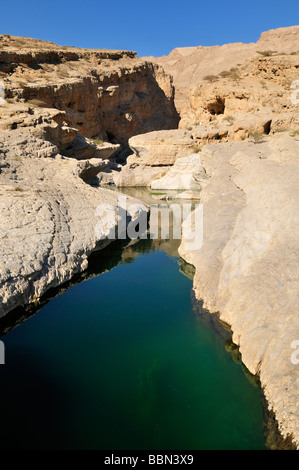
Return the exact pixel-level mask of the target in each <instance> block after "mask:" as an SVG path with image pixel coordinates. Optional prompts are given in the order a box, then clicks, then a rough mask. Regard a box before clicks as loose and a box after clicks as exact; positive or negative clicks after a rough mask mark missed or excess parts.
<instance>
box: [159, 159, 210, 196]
mask: <svg viewBox="0 0 299 470" xmlns="http://www.w3.org/2000/svg"><path fill="white" fill-rule="evenodd" d="M205 176H206V175H205V170H204V168H203V166H202V163H201V161H200V156H199V155H198V154H193V155H190V156H189V157H181V158H178V159H177V160H176V161H175V163H174V165H173V166H172V167H171V168H170V170H168V172H167V173H166V175H165V176H162V178H159V179H156V180H153V181H152V182H151V188H152V189H166V190H191V191H193V192H199V191H200V190H201V189H202V184H203V181H204V180H205ZM199 181H200V182H201V183H200V182H199Z"/></svg>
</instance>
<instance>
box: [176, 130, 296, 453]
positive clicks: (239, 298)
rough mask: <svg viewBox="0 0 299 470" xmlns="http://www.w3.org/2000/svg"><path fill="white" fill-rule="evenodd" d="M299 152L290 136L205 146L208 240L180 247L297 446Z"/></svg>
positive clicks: (202, 295) (200, 290)
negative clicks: (295, 353)
mask: <svg viewBox="0 0 299 470" xmlns="http://www.w3.org/2000/svg"><path fill="white" fill-rule="evenodd" d="M298 155H299V140H298V138H296V137H290V136H289V135H287V134H284V135H283V134H282V135H277V136H274V137H267V138H265V139H264V142H263V143H259V144H254V143H251V142H239V143H236V142H235V143H228V144H219V145H215V144H214V145H209V146H206V147H204V149H203V151H202V152H201V161H202V164H203V166H204V168H205V170H206V172H207V175H208V176H209V178H210V179H209V182H208V184H206V180H205V181H204V183H205V187H204V188H203V190H202V192H201V202H202V203H203V208H204V236H203V246H202V248H201V249H200V250H197V251H186V249H185V248H184V246H185V244H184V240H183V242H182V245H181V247H180V249H179V252H180V255H181V256H182V257H183V258H184V259H185V260H186V261H187V262H188V263H191V264H193V265H194V266H195V268H196V272H195V276H194V290H195V294H196V297H197V298H198V299H202V300H203V302H204V306H205V307H206V308H208V309H209V311H210V312H219V315H220V319H221V320H223V321H224V322H226V323H227V324H229V325H230V326H231V328H232V331H233V341H234V343H235V344H237V345H238V346H240V352H241V354H242V360H243V362H244V364H245V365H246V366H247V368H248V369H249V370H250V372H252V373H253V374H259V376H260V379H261V383H262V386H263V389H264V393H265V396H266V398H267V401H268V403H269V405H270V407H271V408H272V409H273V410H274V412H275V414H276V417H277V420H278V422H279V427H280V430H281V432H282V433H283V435H285V436H286V435H289V436H291V437H292V438H293V439H294V441H295V442H296V444H297V446H298V445H299V403H298V393H297V392H298V380H299V373H298V365H295V364H293V363H292V362H291V354H292V352H293V349H292V346H291V344H292V342H293V341H294V340H298V338H299V329H298V315H297V314H298V311H299V303H298V279H299V271H298V261H297V260H298V253H299V245H298V237H297V232H298V229H299V218H298V209H297V208H298V203H299V200H298V190H297V189H298V181H299V160H298ZM192 217H194V214H193V216H192Z"/></svg>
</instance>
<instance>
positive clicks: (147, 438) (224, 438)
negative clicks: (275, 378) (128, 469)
mask: <svg viewBox="0 0 299 470" xmlns="http://www.w3.org/2000/svg"><path fill="white" fill-rule="evenodd" d="M104 252H105V254H104ZM179 264H181V261H180V260H179V258H178V256H177V252H176V245H175V242H173V241H168V242H164V243H157V242H154V241H150V240H148V241H146V240H145V241H139V242H138V243H136V244H135V245H132V246H129V247H127V248H126V249H125V250H122V251H121V250H120V249H119V248H118V247H117V244H116V245H115V246H112V245H111V248H107V249H106V250H104V251H103V252H102V253H100V254H99V255H95V256H94V257H93V259H92V260H91V267H90V269H89V272H88V273H87V277H88V276H89V277H90V278H89V279H88V280H85V281H84V282H81V283H79V284H77V285H74V286H73V287H70V288H69V289H68V290H66V291H65V292H64V293H63V294H61V295H59V296H57V297H55V298H53V299H52V300H51V301H50V302H49V303H47V304H46V305H45V306H44V307H43V308H42V309H41V310H40V311H39V312H38V313H37V314H36V315H35V316H33V317H31V318H30V319H28V320H27V321H25V322H24V323H22V324H21V325H20V326H18V327H17V328H14V329H13V330H11V331H10V332H9V333H8V334H7V335H6V336H4V337H3V338H2V340H3V341H4V343H5V347H6V365H5V366H1V368H0V383H1V386H0V403H1V430H0V448H1V449H12V448H14V449H15V448H17V449H28V448H29V449H48V448H49V449H117V450H120V449H151V450H153V449H157V450H158V449H192V450H193V449H263V448H264V445H265V444H264V436H263V427H262V419H263V418H262V407H261V400H260V389H259V387H255V386H253V385H252V383H250V381H249V380H248V379H247V377H246V375H245V374H244V371H243V369H242V367H241V366H240V364H237V363H236V362H235V361H234V360H233V358H232V355H231V354H230V353H229V352H227V351H226V349H225V343H226V340H227V338H226V336H227V334H226V333H225V332H224V330H223V331H221V328H220V326H219V325H218V326H217V322H216V323H215V324H216V328H215V324H214V323H213V321H211V318H210V317H212V316H211V315H207V314H205V313H204V312H203V311H202V309H201V308H200V306H198V304H197V305H196V306H194V301H193V297H192V292H191V291H192V280H191V279H189V278H188V277H187V276H185V275H184V274H183V273H182V272H181V271H182V270H184V269H185V271H188V267H186V266H185V267H184V265H183V266H182V267H181V270H180V266H179ZM105 271H106V272H105ZM213 325H214V326H213Z"/></svg>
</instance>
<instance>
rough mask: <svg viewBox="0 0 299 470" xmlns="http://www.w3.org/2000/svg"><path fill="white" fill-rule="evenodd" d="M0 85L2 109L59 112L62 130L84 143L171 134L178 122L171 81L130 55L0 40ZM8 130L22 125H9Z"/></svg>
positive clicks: (156, 68) (25, 40) (6, 38)
mask: <svg viewBox="0 0 299 470" xmlns="http://www.w3.org/2000/svg"><path fill="white" fill-rule="evenodd" d="M0 79H1V80H2V81H3V83H4V86H5V95H6V100H7V102H8V103H11V102H15V101H17V102H24V103H28V104H29V105H31V106H32V107H37V106H39V107H45V108H55V109H58V110H61V111H64V122H65V123H66V125H68V126H70V127H73V128H76V129H77V130H78V131H79V132H80V133H81V134H83V135H84V136H85V137H93V138H98V139H101V140H105V141H107V140H108V141H110V142H113V143H123V144H124V143H126V142H127V140H128V138H130V137H131V136H133V135H136V134H140V133H144V132H149V131H153V130H160V129H172V128H176V127H177V125H178V121H179V117H178V114H177V112H176V109H175V107H174V103H173V95H174V88H173V86H172V80H171V78H170V77H169V75H167V74H165V72H164V70H163V69H162V67H161V66H159V65H157V64H153V63H150V62H148V61H144V60H140V59H138V58H137V57H136V54H135V53H134V52H128V51H101V50H99V51H98V50H84V49H75V48H71V47H59V46H57V45H55V44H52V43H47V42H44V41H37V40H31V39H28V38H18V37H13V36H0ZM10 125H11V128H13V129H15V128H18V127H22V122H18V121H17V120H15V121H14V120H13V119H11V123H10Z"/></svg>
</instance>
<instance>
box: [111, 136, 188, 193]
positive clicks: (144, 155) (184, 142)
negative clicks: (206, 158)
mask: <svg viewBox="0 0 299 470" xmlns="http://www.w3.org/2000/svg"><path fill="white" fill-rule="evenodd" d="M129 146H130V148H131V150H132V151H133V154H132V155H130V156H129V157H128V159H127V163H126V165H125V166H124V167H123V168H122V170H121V172H119V173H115V174H114V177H113V179H114V183H115V184H116V186H122V187H123V186H149V185H150V184H151V182H152V181H153V180H154V179H156V178H159V177H161V176H163V175H164V174H165V173H166V172H167V171H168V170H169V168H170V167H171V166H172V165H173V164H174V163H175V161H176V159H177V158H179V157H181V156H185V155H190V154H192V152H193V151H194V141H193V137H192V135H191V133H190V132H188V131H181V130H172V131H158V132H149V133H148V134H141V135H137V136H134V137H132V138H131V139H130V140H129Z"/></svg>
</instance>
